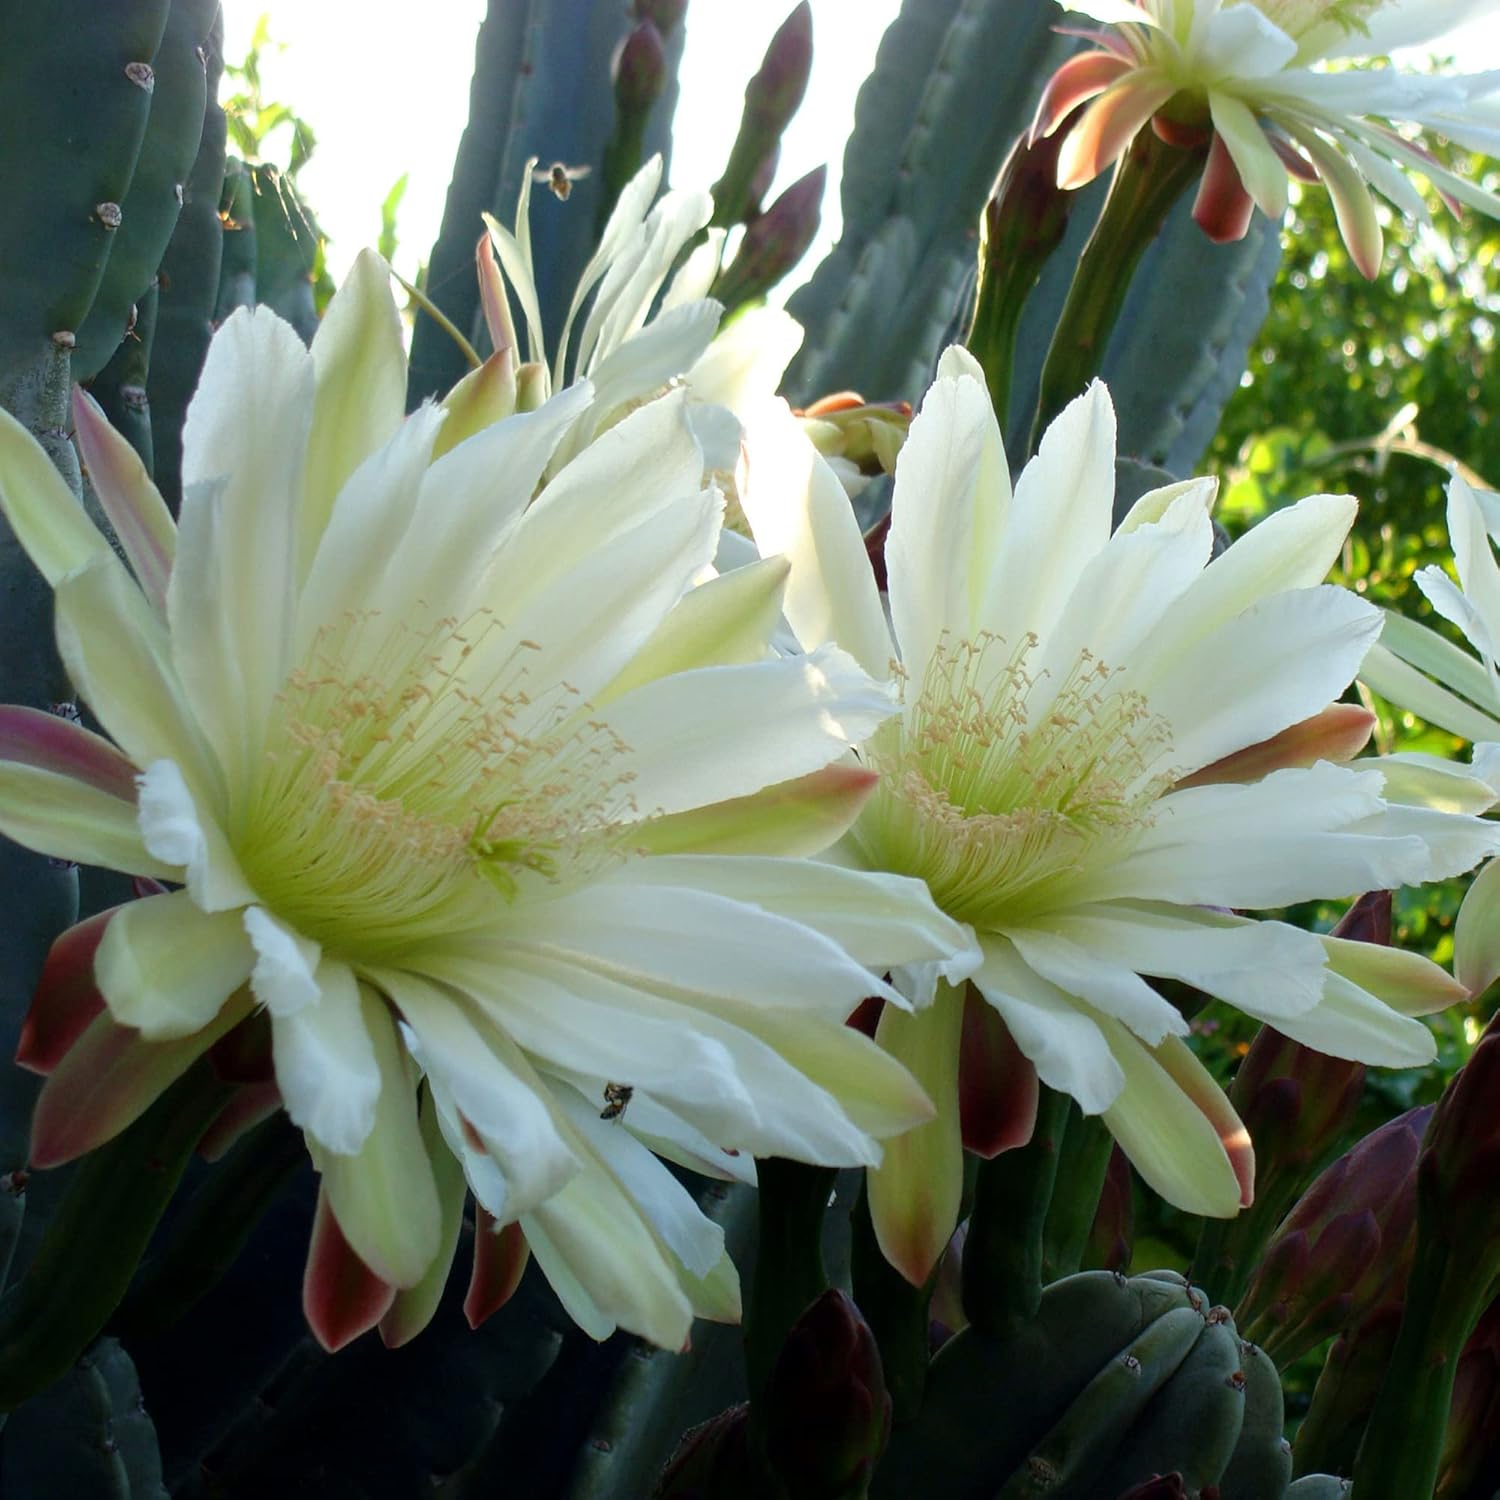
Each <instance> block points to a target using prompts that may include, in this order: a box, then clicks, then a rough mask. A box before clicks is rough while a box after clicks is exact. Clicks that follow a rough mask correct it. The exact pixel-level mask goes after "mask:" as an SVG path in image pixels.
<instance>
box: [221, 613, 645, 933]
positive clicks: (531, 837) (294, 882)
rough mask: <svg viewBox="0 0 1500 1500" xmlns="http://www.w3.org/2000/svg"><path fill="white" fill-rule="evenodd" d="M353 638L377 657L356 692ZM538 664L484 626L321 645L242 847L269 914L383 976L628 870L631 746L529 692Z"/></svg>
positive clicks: (436, 626) (552, 688) (278, 729)
mask: <svg viewBox="0 0 1500 1500" xmlns="http://www.w3.org/2000/svg"><path fill="white" fill-rule="evenodd" d="M356 639H358V640H361V641H364V642H367V643H368V642H370V641H378V643H379V644H378V649H377V650H376V651H375V652H374V653H373V655H372V657H371V658H370V665H369V669H368V670H367V671H365V672H364V673H362V674H360V675H359V676H355V677H351V676H350V675H349V673H348V671H347V670H346V669H345V668H344V667H343V665H342V662H343V660H344V659H347V655H348V650H349V646H350V643H351V642H352V641H354V640H356ZM540 650H541V647H540V646H539V645H538V644H537V643H536V642H533V641H524V640H514V641H508V640H507V639H506V635H505V627H504V626H503V624H502V623H501V622H499V621H498V620H495V619H494V618H493V617H492V616H490V615H489V614H488V613H486V612H481V613H480V614H479V615H476V616H475V617H474V618H472V619H470V620H466V621H458V620H454V619H443V620H438V621H436V622H434V623H433V624H432V625H431V626H430V627H429V628H427V629H426V630H425V631H422V632H420V633H419V632H414V631H412V630H411V629H409V628H408V627H405V626H403V625H395V626H391V625H389V624H387V623H386V622H384V621H382V620H380V618H379V617H378V614H377V613H374V612H371V613H367V614H363V615H360V616H358V617H350V618H347V619H345V620H343V621H341V622H339V624H338V625H337V626H335V627H333V628H332V629H330V630H327V631H325V632H323V634H322V635H320V637H319V638H318V640H317V642H316V643H315V646H314V649H313V650H312V651H311V652H310V653H309V658H308V661H307V663H306V664H305V665H304V666H303V667H302V668H300V669H299V670H297V671H295V672H293V673H292V674H290V676H289V677H288V680H287V683H286V686H285V688H284V689H283V691H282V693H281V695H280V697H279V699H278V705H277V707H278V712H277V714H276V716H275V718H274V720H273V724H272V729H271V734H270V737H269V740H268V744H267V749H266V754H265V758H264V762H263V765H262V769H261V773H260V776H259V778H258V781H257V786H256V792H255V798H254V802H253V805H251V806H250V807H248V808H247V809H246V814H247V816H246V817H245V818H244V820H243V825H242V827H241V829H240V830H239V836H238V837H237V838H235V840H234V842H235V850H236V854H237V855H238V857H239V859H240V861H241V864H242V866H243V867H244V869H245V871H246V873H247V875H248V876H249V877H250V879H251V881H252V883H253V885H254V887H255V889H256V891H257V893H258V894H259V895H260V897H261V899H262V900H263V901H264V902H265V903H266V904H267V905H268V906H270V907H271V908H272V909H273V910H275V911H276V912H277V914H278V915H279V916H281V917H282V918H283V919H284V920H286V921H288V922H290V923H291V924H293V925H294V926H296V928H297V929H298V931H300V932H303V933H305V934H306V935H307V936H308V937H310V938H313V939H314V940H316V941H318V942H320V943H322V944H323V945H324V946H325V947H326V948H328V949H330V950H331V951H333V952H335V953H336V954H339V955H340V956H343V957H354V958H365V959H371V960H373V959H376V958H379V957H381V956H382V955H384V954H386V953H390V952H394V951H398V950H400V949H401V948H403V947H406V946H408V945H410V944H411V943H412V942H414V941H419V940H420V939H421V938H423V937H426V936H434V935H438V934H440V933H443V932H451V931H456V930H461V929H463V928H467V927H472V926H474V925H476V924H479V923H482V922H483V921H485V919H486V915H487V914H490V915H493V911H494V906H495V903H496V901H497V900H500V901H503V902H506V903H509V902H511V901H514V900H515V898H516V897H517V895H518V894H519V893H520V890H521V887H522V885H523V884H524V883H529V882H535V881H545V882H553V883H558V884H571V883H573V882H574V881H575V880H578V879H580V878H587V877H588V876H590V875H593V874H597V872H598V870H599V868H600V867H601V866H602V865H603V864H604V863H606V862H607V861H609V860H611V859H614V858H618V857H620V850H621V848H622V845H621V842H620V839H619V836H618V833H617V828H618V825H619V824H620V823H621V822H622V821H623V820H627V819H629V818H630V817H632V816H633V805H632V802H631V798H630V793H629V782H630V780H631V776H630V773H628V772H624V771H622V770H621V769H620V765H619V762H620V759H621V756H622V754H623V751H624V749H625V747H624V746H623V745H622V744H621V743H620V741H619V739H618V737H617V736H616V735H615V734H614V733H613V731H612V730H611V729H610V728H609V726H608V725H606V724H604V723H602V722H601V721H600V720H598V719H597V718H596V717H594V715H593V714H592V712H591V711H590V709H589V706H588V704H587V703H586V702H585V701H584V700H583V698H582V696H581V695H580V694H579V692H578V691H577V689H576V688H573V687H571V686H570V685H568V684H566V683H552V684H550V685H548V686H547V687H545V688H539V687H534V686H530V685H529V669H528V659H529V658H532V657H534V656H535V655H536V654H537V653H538V652H539V651H540ZM480 662H483V663H484V664H485V665H484V667H483V669H482V671H480V670H479V669H478V666H477V664H478V663H480Z"/></svg>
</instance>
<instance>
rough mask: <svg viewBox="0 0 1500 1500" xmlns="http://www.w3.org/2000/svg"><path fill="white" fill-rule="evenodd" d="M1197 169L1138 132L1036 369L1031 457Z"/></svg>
mask: <svg viewBox="0 0 1500 1500" xmlns="http://www.w3.org/2000/svg"><path fill="white" fill-rule="evenodd" d="M1201 166H1202V156H1201V154H1200V153H1199V152H1197V151H1188V150H1185V149H1183V148H1182V147H1179V146H1168V145H1167V144H1165V142H1163V141H1161V140H1160V139H1158V137H1157V136H1156V135H1155V133H1154V132H1152V131H1150V130H1142V131H1141V132H1140V133H1139V134H1138V135H1137V136H1136V138H1135V140H1134V141H1133V142H1132V143H1131V145H1130V148H1129V149H1128V150H1127V151H1126V153H1125V155H1124V156H1123V157H1121V158H1120V164H1119V166H1118V167H1117V168H1116V169H1115V180H1114V182H1113V183H1112V184H1111V185H1110V190H1109V197H1108V198H1106V199H1105V202H1104V211H1103V212H1102V213H1101V214H1100V215H1099V222H1098V223H1097V224H1096V225H1095V226H1094V232H1093V234H1092V235H1090V236H1089V242H1088V244H1087V245H1085V246H1084V250H1083V255H1082V257H1081V258H1080V259H1079V262H1078V270H1077V272H1076V273H1075V275H1074V277H1073V285H1072V287H1071V288H1070V289H1069V291H1068V297H1067V301H1066V302H1065V303H1064V304H1063V310H1062V316H1061V317H1060V318H1059V319H1058V323H1057V329H1056V331H1055V332H1054V333H1053V335H1052V344H1051V346H1050V347H1049V349H1048V350H1047V360H1046V363H1045V364H1044V365H1043V366H1042V380H1041V390H1040V393H1039V395H1038V400H1037V410H1036V424H1035V425H1034V426H1033V428H1032V431H1031V447H1030V451H1031V452H1033V453H1035V452H1036V450H1037V448H1038V447H1039V446H1040V445H1041V441H1042V434H1043V433H1044V432H1045V431H1046V430H1047V428H1048V426H1049V425H1050V424H1051V423H1052V420H1053V418H1055V417H1056V416H1057V415H1058V413H1059V412H1061V411H1062V409H1063V407H1065V406H1066V405H1067V404H1068V402H1070V401H1071V400H1072V399H1073V398H1074V397H1075V396H1077V395H1078V394H1079V393H1080V392H1081V391H1082V390H1083V388H1084V387H1085V386H1086V385H1087V384H1088V382H1089V381H1090V379H1092V378H1093V376H1095V375H1097V374H1098V372H1099V367H1100V365H1101V364H1102V363H1103V360H1104V351H1105V348H1106V347H1107V345H1108V343H1109V335H1110V333H1111V331H1112V330H1113V328H1114V326H1115V321H1116V319H1117V318H1118V317H1119V316H1120V308H1121V307H1122V306H1123V305H1124V302H1125V294H1126V292H1128V291H1129V290H1130V282H1131V278H1132V277H1133V276H1134V274H1135V268H1136V266H1137V265H1138V264H1139V263H1140V259H1141V256H1142V254H1144V252H1145V249H1146V246H1147V245H1149V244H1150V243H1151V241H1152V240H1153V239H1154V238H1155V237H1156V235H1157V232H1158V231H1159V230H1160V229H1161V226H1162V223H1163V221H1164V220H1165V219H1166V216H1167V213H1168V211H1169V210H1170V209H1171V207H1172V205H1173V204H1174V203H1176V202H1177V200H1178V198H1180V197H1181V196H1182V193H1183V190H1184V189H1185V188H1186V187H1187V185H1188V183H1189V182H1191V181H1192V179H1193V178H1194V177H1195V176H1196V175H1197V174H1198V172H1199V170H1200V168H1201Z"/></svg>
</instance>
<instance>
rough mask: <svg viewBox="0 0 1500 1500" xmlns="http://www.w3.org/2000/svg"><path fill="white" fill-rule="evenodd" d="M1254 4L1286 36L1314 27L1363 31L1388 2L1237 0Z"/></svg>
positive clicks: (1357, 0)
mask: <svg viewBox="0 0 1500 1500" xmlns="http://www.w3.org/2000/svg"><path fill="white" fill-rule="evenodd" d="M1239 3H1241V4H1250V5H1253V6H1254V7H1255V8H1256V9H1257V10H1258V11H1259V12H1260V13H1261V14H1262V15H1263V16H1264V17H1265V18H1266V19H1267V20H1268V21H1270V22H1271V24H1272V25H1273V26H1275V27H1276V28H1277V29H1278V30H1280V31H1283V32H1285V33H1286V35H1287V36H1289V37H1292V38H1294V39H1295V38H1298V37H1301V36H1304V35H1305V34H1306V33H1307V32H1309V31H1311V30H1312V29H1313V27H1315V26H1324V25H1333V26H1338V27H1340V28H1341V29H1342V30H1344V31H1346V32H1361V33H1362V32H1365V31H1367V30H1368V27H1367V25H1366V21H1367V19H1368V18H1369V17H1370V16H1371V15H1373V14H1374V12H1375V11H1377V10H1379V9H1380V8H1381V6H1382V5H1385V4H1387V3H1388V0H1239Z"/></svg>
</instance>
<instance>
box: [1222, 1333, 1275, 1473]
mask: <svg viewBox="0 0 1500 1500" xmlns="http://www.w3.org/2000/svg"><path fill="white" fill-rule="evenodd" d="M1240 1369H1241V1370H1242V1371H1243V1372H1244V1376H1245V1415H1244V1421H1243V1422H1242V1423H1241V1425H1240V1437H1239V1441H1238V1442H1237V1443H1236V1444H1235V1446H1234V1452H1233V1453H1232V1454H1231V1455H1230V1458H1229V1463H1228V1465H1227V1467H1226V1468H1225V1470H1224V1473H1223V1475H1222V1476H1221V1477H1220V1479H1219V1500H1260V1497H1261V1496H1263V1495H1272V1496H1274V1495H1279V1494H1281V1493H1282V1491H1283V1490H1285V1489H1286V1487H1287V1485H1288V1484H1289V1483H1290V1482H1291V1478H1292V1446H1291V1444H1290V1443H1288V1442H1287V1440H1286V1437H1285V1435H1284V1431H1285V1425H1286V1403H1285V1401H1284V1399H1283V1398H1282V1393H1281V1377H1280V1376H1279V1375H1278V1374H1277V1371H1276V1365H1275V1362H1274V1361H1273V1360H1272V1359H1271V1356H1270V1355H1269V1354H1267V1353H1266V1351H1265V1350H1264V1349H1262V1348H1261V1347H1260V1346H1259V1345H1257V1344H1250V1343H1241V1345H1240Z"/></svg>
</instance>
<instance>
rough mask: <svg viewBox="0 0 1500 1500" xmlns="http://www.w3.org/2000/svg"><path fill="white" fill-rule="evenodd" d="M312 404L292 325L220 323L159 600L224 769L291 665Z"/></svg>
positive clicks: (250, 753) (185, 440)
mask: <svg viewBox="0 0 1500 1500" xmlns="http://www.w3.org/2000/svg"><path fill="white" fill-rule="evenodd" d="M313 404H314V368H313V358H312V356H311V355H310V354H309V353H308V351H307V350H306V349H304V348H303V346H302V341H301V340H300V339H299V338H298V337H297V335H296V333H294V332H293V330H292V327H291V325H290V324H288V323H285V322H283V321H282V320H281V319H280V318H279V317H277V316H276V314H275V313H273V312H272V311H271V310H270V309H269V308H264V307H262V308H256V309H255V310H254V311H249V310H246V309H244V308H241V309H239V310H238V311H236V312H234V313H232V314H231V315H230V316H229V318H228V319H226V320H225V322H224V324H223V326H222V327H221V328H220V329H219V331H218V333H217V334H216V335H215V336H214V340H213V342H212V343H211V344H210V345H209V349H208V355H207V358H206V359H205V360H204V364H203V373H202V375H201V376H200V377H199V380H198V390H197V393H196V394H195V395H194V397H193V400H192V404H191V405H190V406H189V407H188V413H187V421H186V424H185V425H184V427H183V432H182V509H181V513H180V515H179V518H178V535H177V558H176V561H175V562H174V564H173V567H172V578H171V582H170V583H169V584H168V587H167V618H168V620H169V621H170V623H171V626H172V650H173V659H174V661H175V662H176V665H177V670H178V674H179V676H180V677H181V678H182V681H183V683H184V685H185V686H186V687H187V689H188V691H189V693H190V694H191V695H192V699H193V704H194V707H195V708H199V709H200V718H201V720H202V722H203V724H204V727H205V729H206V730H207V731H208V735H209V738H210V740H211V741H212V742H213V744H214V747H215V749H216V750H217V751H218V752H219V756H220V759H221V760H222V761H223V763H224V765H225V767H226V769H227V768H231V767H237V766H241V765H243V764H245V763H247V762H248V761H249V760H250V759H252V758H253V757H254V756H255V755H256V754H257V753H258V752H259V750H260V747H261V744H262V736H263V734H264V726H265V719H266V713H267V710H268V708H269V707H270V703H271V698H272V696H273V695H274V694H275V692H276V691H277V689H278V688H280V686H281V682H282V678H283V676H284V675H285V673H286V670H287V667H288V666H289V664H290V648H291V627H292V611H293V607H294V603H295V599H296V583H297V575H296V549H297V546H298V535H297V533H298V527H299V525H300V520H299V517H300V513H301V511H300V508H301V503H302V498H303V493H302V482H303V465H304V463H305V461H306V455H307V443H308V431H309V425H310V422H311V419H312V413H313ZM231 779H232V780H236V779H237V777H235V776H234V773H233V771H231Z"/></svg>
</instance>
